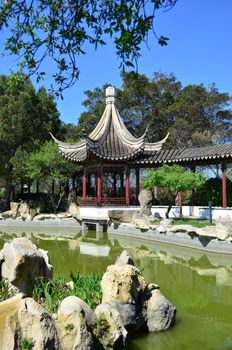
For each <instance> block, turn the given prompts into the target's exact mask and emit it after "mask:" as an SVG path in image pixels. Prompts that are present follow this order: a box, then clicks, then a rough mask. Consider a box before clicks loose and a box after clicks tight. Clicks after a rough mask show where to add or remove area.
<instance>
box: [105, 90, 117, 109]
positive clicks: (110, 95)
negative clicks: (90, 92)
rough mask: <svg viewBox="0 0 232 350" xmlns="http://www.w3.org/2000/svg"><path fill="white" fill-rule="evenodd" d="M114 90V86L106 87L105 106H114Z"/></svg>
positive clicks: (115, 94)
mask: <svg viewBox="0 0 232 350" xmlns="http://www.w3.org/2000/svg"><path fill="white" fill-rule="evenodd" d="M116 96H117V93H116V89H115V87H114V86H108V87H107V88H106V104H107V105H108V104H115V103H116Z"/></svg>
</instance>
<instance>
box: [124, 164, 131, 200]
mask: <svg viewBox="0 0 232 350" xmlns="http://www.w3.org/2000/svg"><path fill="white" fill-rule="evenodd" d="M125 171H126V206H129V205H130V180H129V176H130V170H129V169H128V167H126V169H125Z"/></svg>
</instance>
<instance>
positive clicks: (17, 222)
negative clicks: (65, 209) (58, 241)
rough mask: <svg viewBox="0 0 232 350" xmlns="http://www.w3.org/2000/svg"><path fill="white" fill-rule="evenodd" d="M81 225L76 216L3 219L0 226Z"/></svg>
mask: <svg viewBox="0 0 232 350" xmlns="http://www.w3.org/2000/svg"><path fill="white" fill-rule="evenodd" d="M23 226H25V227H54V228H55V227H64V228H65V227H81V225H80V223H79V222H78V221H77V220H76V219H74V218H67V219H65V218H50V219H44V220H22V219H11V218H8V219H3V220H0V227H23Z"/></svg>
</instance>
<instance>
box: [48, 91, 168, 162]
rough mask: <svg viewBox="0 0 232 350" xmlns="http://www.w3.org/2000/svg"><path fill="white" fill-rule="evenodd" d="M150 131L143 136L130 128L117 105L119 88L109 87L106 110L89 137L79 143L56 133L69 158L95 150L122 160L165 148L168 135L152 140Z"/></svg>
mask: <svg viewBox="0 0 232 350" xmlns="http://www.w3.org/2000/svg"><path fill="white" fill-rule="evenodd" d="M146 133H147V130H146V131H145V133H144V134H143V135H142V136H141V137H139V138H136V137H134V136H133V135H132V134H131V133H130V132H129V130H127V128H126V127H125V125H124V123H123V120H122V118H121V117H120V115H119V112H118V110H117V108H116V105H115V89H114V88H113V87H108V88H107V89H106V108H105V111H104V113H103V115H102V117H101V119H100V121H99V123H98V125H97V126H96V128H95V129H94V130H93V131H92V133H91V134H90V135H89V136H88V137H86V138H85V139H83V140H81V141H79V142H77V143H75V144H68V143H64V142H60V141H58V140H57V139H56V138H55V137H54V136H52V137H53V139H54V141H55V142H56V143H57V144H58V146H59V151H60V152H61V154H62V155H63V156H64V157H65V158H67V159H69V160H72V161H75V162H78V163H83V162H84V161H85V160H87V159H88V157H89V156H90V155H91V154H93V155H95V156H96V157H98V158H100V159H106V160H110V161H122V160H130V159H133V158H135V157H136V156H138V154H142V153H143V152H144V151H145V152H154V151H159V150H161V147H162V145H163V143H164V142H165V141H166V139H167V137H168V135H167V136H166V138H164V139H163V140H161V141H159V142H155V143H148V142H146Z"/></svg>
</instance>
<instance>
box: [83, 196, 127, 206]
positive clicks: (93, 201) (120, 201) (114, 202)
mask: <svg viewBox="0 0 232 350" xmlns="http://www.w3.org/2000/svg"><path fill="white" fill-rule="evenodd" d="M80 205H81V206H91V207H92V206H94V207H96V206H97V205H98V203H97V198H96V197H87V198H85V199H82V200H81V202H80ZM125 205H126V198H125V197H121V198H118V197H116V198H101V206H104V207H111V206H112V207H116V206H119V207H122V206H125Z"/></svg>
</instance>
